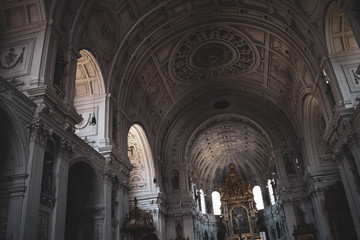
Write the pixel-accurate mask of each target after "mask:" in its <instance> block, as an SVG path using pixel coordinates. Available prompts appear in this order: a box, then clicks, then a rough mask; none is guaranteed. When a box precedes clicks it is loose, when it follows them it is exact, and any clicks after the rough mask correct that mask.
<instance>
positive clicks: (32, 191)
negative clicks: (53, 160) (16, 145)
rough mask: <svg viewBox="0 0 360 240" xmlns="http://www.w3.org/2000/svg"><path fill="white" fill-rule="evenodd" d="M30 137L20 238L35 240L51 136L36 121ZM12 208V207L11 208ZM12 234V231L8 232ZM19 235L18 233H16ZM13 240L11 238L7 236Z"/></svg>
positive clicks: (32, 124) (42, 125) (29, 129)
mask: <svg viewBox="0 0 360 240" xmlns="http://www.w3.org/2000/svg"><path fill="white" fill-rule="evenodd" d="M27 130H28V133H29V136H30V144H29V161H28V174H29V177H28V178H27V182H26V184H27V192H26V194H25V198H24V204H23V211H22V215H21V230H20V237H19V238H14V237H13V238H12V239H13V240H14V239H26V240H35V239H36V234H37V229H38V226H37V224H38V218H39V209H40V194H41V180H42V171H43V164H44V155H45V146H46V142H47V138H48V136H49V130H48V129H46V127H45V126H44V124H43V123H41V121H40V120H35V121H33V122H32V123H31V124H29V125H28V126H27ZM10 207H11V206H10ZM8 234H10V231H8ZM14 234H17V233H14ZM6 237H7V238H9V239H11V236H6Z"/></svg>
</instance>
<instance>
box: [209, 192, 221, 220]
mask: <svg viewBox="0 0 360 240" xmlns="http://www.w3.org/2000/svg"><path fill="white" fill-rule="evenodd" d="M211 198H212V205H213V208H214V215H220V214H221V201H220V193H219V192H217V191H214V192H212V194H211Z"/></svg>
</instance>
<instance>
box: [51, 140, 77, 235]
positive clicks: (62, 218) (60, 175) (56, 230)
mask: <svg viewBox="0 0 360 240" xmlns="http://www.w3.org/2000/svg"><path fill="white" fill-rule="evenodd" d="M71 152H72V148H71V146H70V143H69V142H68V141H67V140H66V139H64V138H62V139H61V140H60V151H59V155H58V157H57V161H56V167H55V184H56V186H57V187H56V192H55V199H56V201H55V204H54V209H53V217H52V225H51V230H50V232H51V238H50V239H54V240H63V239H64V237H65V223H66V204H67V187H68V174H69V161H70V158H71Z"/></svg>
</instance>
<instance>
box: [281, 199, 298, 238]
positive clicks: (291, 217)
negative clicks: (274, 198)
mask: <svg viewBox="0 0 360 240" xmlns="http://www.w3.org/2000/svg"><path fill="white" fill-rule="evenodd" d="M283 206H284V212H285V219H286V225H287V228H288V239H289V240H295V238H294V236H293V235H292V233H293V229H294V227H295V226H296V225H297V222H296V216H295V211H294V207H293V203H292V200H291V199H286V200H285V199H283Z"/></svg>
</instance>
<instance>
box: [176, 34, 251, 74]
mask: <svg viewBox="0 0 360 240" xmlns="http://www.w3.org/2000/svg"><path fill="white" fill-rule="evenodd" d="M254 63H255V54H254V51H253V49H252V48H251V46H250V45H249V43H248V42H247V41H246V40H245V39H244V38H243V37H242V36H240V35H239V34H238V33H235V32H234V31H232V30H229V29H225V28H219V27H208V28H205V29H202V30H199V31H197V32H196V33H194V34H192V35H191V36H190V37H188V38H187V39H186V40H184V41H183V42H182V43H181V44H180V46H179V47H178V49H177V50H176V53H175V60H174V64H173V67H174V73H175V75H176V76H177V77H178V78H180V79H182V80H186V81H199V80H200V81H201V80H211V79H216V78H219V77H224V76H233V75H238V74H241V73H244V72H246V71H248V70H249V69H250V68H251V67H252V66H253V65H254Z"/></svg>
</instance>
